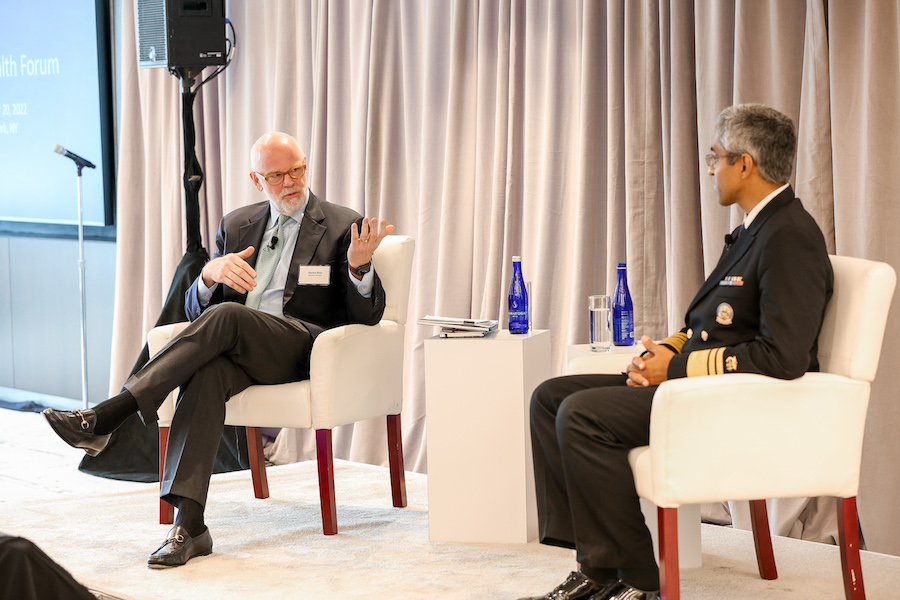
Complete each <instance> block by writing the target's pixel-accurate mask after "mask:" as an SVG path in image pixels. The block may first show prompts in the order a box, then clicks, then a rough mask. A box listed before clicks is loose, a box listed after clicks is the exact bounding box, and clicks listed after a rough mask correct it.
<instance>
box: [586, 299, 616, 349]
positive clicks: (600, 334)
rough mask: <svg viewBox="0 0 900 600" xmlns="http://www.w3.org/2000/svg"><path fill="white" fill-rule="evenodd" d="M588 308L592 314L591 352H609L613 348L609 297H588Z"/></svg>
mask: <svg viewBox="0 0 900 600" xmlns="http://www.w3.org/2000/svg"><path fill="white" fill-rule="evenodd" d="M588 308H589V309H590V313H591V350H592V351H594V352H609V349H610V347H611V346H612V328H611V320H612V319H611V317H612V315H611V311H610V300H609V296H605V295H599V296H588Z"/></svg>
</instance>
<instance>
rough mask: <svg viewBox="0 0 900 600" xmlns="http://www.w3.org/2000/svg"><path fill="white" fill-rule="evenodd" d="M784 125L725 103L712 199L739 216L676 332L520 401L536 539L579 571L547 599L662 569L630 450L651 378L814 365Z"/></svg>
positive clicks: (811, 242)
mask: <svg viewBox="0 0 900 600" xmlns="http://www.w3.org/2000/svg"><path fill="white" fill-rule="evenodd" d="M796 139H797V138H796V133H795V129H794V125H793V123H792V122H791V120H790V119H789V118H788V117H787V116H785V115H783V114H781V113H780V112H778V111H776V110H773V109H771V108H768V107H766V106H762V105H758V104H745V105H737V106H732V107H730V108H727V109H725V110H724V111H722V113H721V114H720V115H719V116H718V118H717V120H716V130H715V141H714V143H713V145H712V148H711V150H712V152H711V153H710V154H708V155H707V156H706V163H707V165H708V166H709V175H710V176H712V177H714V182H715V189H716V192H717V193H718V197H719V204H721V205H722V206H731V205H733V204H737V205H738V206H740V207H741V208H742V209H743V211H744V213H745V214H746V216H745V217H744V222H743V224H742V225H740V226H739V227H738V228H737V229H735V231H734V232H732V233H731V234H729V235H727V236H726V240H725V241H726V244H725V249H724V250H723V252H722V256H721V258H720V259H719V263H718V264H717V265H716V267H715V269H713V272H712V273H711V274H710V276H709V278H708V279H707V280H706V282H705V283H704V284H703V286H702V287H701V288H700V291H699V292H698V293H697V295H696V297H695V298H694V300H693V301H692V302H691V304H690V306H689V307H688V310H687V314H686V316H685V326H684V328H682V329H681V330H680V331H679V332H677V333H675V334H674V335H671V336H669V337H668V338H666V339H665V340H663V341H662V342H661V343H659V344H655V343H653V342H652V341H651V340H650V338H649V337H647V336H643V338H642V340H641V341H642V343H643V344H644V347H645V349H646V351H645V352H644V353H643V354H642V355H641V356H638V357H635V358H634V359H633V360H632V363H631V364H630V365H629V367H628V369H627V372H626V373H623V374H622V375H574V376H568V377H558V378H555V379H551V380H548V381H546V382H544V383H543V384H541V385H540V386H539V387H538V388H537V390H535V392H534V395H533V396H532V400H531V430H532V442H533V452H534V471H535V483H536V486H537V502H538V518H539V534H540V540H541V542H542V543H544V544H550V545H555V546H562V547H565V548H574V549H575V550H576V558H577V561H578V563H579V565H580V568H579V570H578V571H575V572H572V573H571V574H570V575H569V577H568V578H566V580H565V581H563V582H562V583H561V584H560V585H559V586H557V587H556V588H555V589H554V590H553V591H551V592H550V593H548V594H546V595H544V596H539V597H538V598H542V599H547V600H581V599H585V600H587V599H590V600H651V599H654V598H658V594H659V592H658V590H659V569H658V567H657V565H656V560H655V558H654V555H653V546H652V541H651V537H650V533H649V531H648V530H647V527H646V525H645V524H644V519H643V515H642V513H641V510H640V505H639V501H638V495H637V492H636V491H635V486H634V479H633V476H632V472H631V468H630V467H629V464H628V451H629V450H631V449H632V448H635V447H638V446H644V445H647V444H648V443H649V437H650V407H651V404H652V401H653V394H654V392H655V390H656V386H657V385H659V384H660V383H662V382H664V381H666V380H667V379H673V378H677V377H694V376H699V375H722V376H727V374H728V373H738V372H742V373H761V374H763V375H769V376H772V377H778V378H782V379H794V378H797V377H800V376H801V375H803V374H804V373H805V372H807V371H817V370H818V360H817V358H816V353H817V344H816V340H817V338H818V335H819V330H820V328H821V326H822V320H823V318H824V314H825V306H826V305H827V304H828V300H829V299H830V297H831V293H832V288H833V283H834V276H833V273H832V270H831V263H830V261H829V259H828V254H827V251H826V247H825V240H824V239H823V237H822V232H821V231H820V229H819V227H818V225H817V224H816V222H815V221H814V220H813V218H812V216H810V215H809V213H807V212H806V210H804V208H803V206H802V205H801V203H800V200H799V199H797V198H796V197H794V192H793V190H792V189H791V187H790V186H789V185H788V183H787V181H788V180H789V179H790V175H791V168H792V165H793V161H794V153H795V151H796Z"/></svg>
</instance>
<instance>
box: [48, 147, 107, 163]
mask: <svg viewBox="0 0 900 600" xmlns="http://www.w3.org/2000/svg"><path fill="white" fill-rule="evenodd" d="M53 151H54V152H56V153H57V154H62V155H63V156H65V157H66V158H71V159H72V160H74V161H75V164H76V165H78V166H79V167H87V168H89V169H96V168H97V167H96V166H94V163H92V162H91V161H89V160H85V159H83V158H81V157H80V156H78V155H77V154H75V153H74V152H69V151H68V150H66V149H65V148H63V147H62V146H60V145H59V144H55V145H54V146H53Z"/></svg>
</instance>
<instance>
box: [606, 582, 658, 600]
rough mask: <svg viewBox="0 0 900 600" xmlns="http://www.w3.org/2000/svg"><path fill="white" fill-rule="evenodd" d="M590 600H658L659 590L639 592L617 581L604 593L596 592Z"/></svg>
mask: <svg viewBox="0 0 900 600" xmlns="http://www.w3.org/2000/svg"><path fill="white" fill-rule="evenodd" d="M590 600H659V590H652V591H649V592H648V591H646V590H639V589H637V588H636V587H632V586H630V585H628V584H627V583H625V582H624V581H617V582H616V583H614V584H612V585H611V586H609V587H608V588H607V589H606V590H605V591H601V592H598V593H596V594H594V595H593V596H591V597H590Z"/></svg>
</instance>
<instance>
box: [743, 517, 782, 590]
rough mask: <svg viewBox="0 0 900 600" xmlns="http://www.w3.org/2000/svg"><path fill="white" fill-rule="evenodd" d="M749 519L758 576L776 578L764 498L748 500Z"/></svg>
mask: <svg viewBox="0 0 900 600" xmlns="http://www.w3.org/2000/svg"><path fill="white" fill-rule="evenodd" d="M750 520H751V522H752V524H753V543H754V545H755V546H756V563H757V565H758V566H759V576H760V577H762V578H763V579H777V578H778V571H777V569H776V568H775V553H774V552H773V551H772V534H771V533H770V532H769V514H768V511H766V501H765V500H751V501H750Z"/></svg>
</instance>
